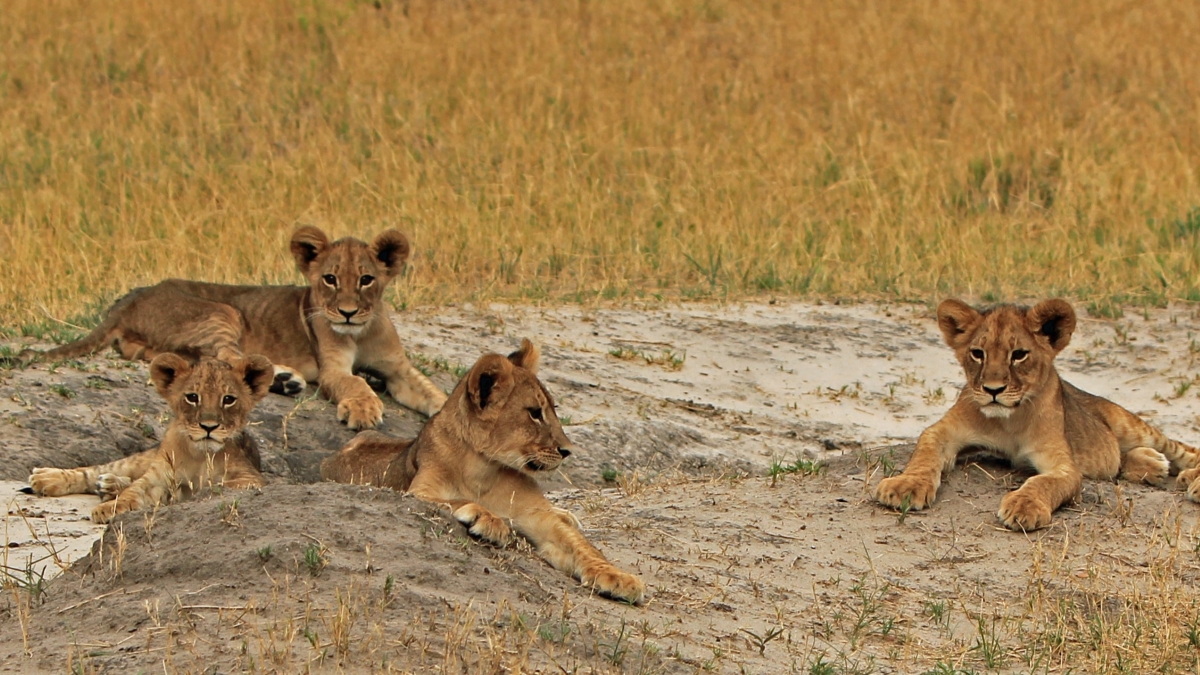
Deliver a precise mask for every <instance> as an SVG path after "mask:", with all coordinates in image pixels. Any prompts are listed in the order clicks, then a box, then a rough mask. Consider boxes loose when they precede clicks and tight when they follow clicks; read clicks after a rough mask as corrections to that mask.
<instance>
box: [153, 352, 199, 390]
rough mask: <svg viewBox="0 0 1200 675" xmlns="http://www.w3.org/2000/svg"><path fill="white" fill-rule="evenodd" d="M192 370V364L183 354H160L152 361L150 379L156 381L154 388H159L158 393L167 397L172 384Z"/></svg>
mask: <svg viewBox="0 0 1200 675" xmlns="http://www.w3.org/2000/svg"><path fill="white" fill-rule="evenodd" d="M190 372H192V364H191V363H189V362H188V360H187V359H185V358H183V357H182V356H180V355H178V354H172V353H171V352H164V353H162V354H159V355H158V356H156V357H154V360H153V361H151V362H150V380H151V381H152V382H154V388H155V389H157V390H158V395H159V396H162V397H163V398H167V394H168V393H169V392H170V390H171V385H172V384H174V383H175V382H176V381H178V380H180V379H182V378H185V377H187V375H188V373H190Z"/></svg>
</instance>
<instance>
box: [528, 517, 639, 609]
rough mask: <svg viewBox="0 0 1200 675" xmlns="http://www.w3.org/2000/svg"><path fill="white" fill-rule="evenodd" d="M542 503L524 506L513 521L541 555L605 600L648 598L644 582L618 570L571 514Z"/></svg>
mask: <svg viewBox="0 0 1200 675" xmlns="http://www.w3.org/2000/svg"><path fill="white" fill-rule="evenodd" d="M539 497H540V495H539ZM541 501H542V504H541V505H538V506H535V507H532V508H531V506H530V505H529V504H525V505H523V508H522V509H521V511H520V512H518V513H516V514H515V515H514V518H513V524H514V525H516V528H517V531H519V532H520V533H521V534H523V535H524V536H525V537H527V538H528V539H529V541H531V542H533V544H534V546H536V547H537V550H538V553H539V554H541V556H542V557H543V558H545V559H546V561H547V562H549V563H550V564H551V565H553V566H554V568H555V569H557V570H561V571H563V572H566V573H567V574H570V575H571V576H573V577H575V578H576V579H578V580H579V581H580V582H581V583H582V584H583V585H584V586H587V587H589V588H592V589H595V591H596V592H597V593H599V594H600V595H602V596H604V597H606V598H613V599H615V600H624V601H625V602H631V603H634V604H637V603H640V602H641V601H642V599H643V598H644V597H645V595H646V585H645V584H643V583H642V580H641V579H639V578H637V577H636V576H634V575H632V574H629V573H628V572H622V571H621V570H619V569H617V567H616V566H615V565H613V564H612V563H610V562H609V561H608V560H607V559H606V558H605V557H604V556H603V555H602V554H601V553H600V551H598V550H596V547H595V546H592V544H591V542H589V541H588V540H587V538H586V537H584V536H583V532H580V531H579V521H578V520H577V519H576V518H575V516H574V515H572V514H571V513H570V512H569V511H564V510H563V509H558V508H554V507H553V506H551V505H550V502H548V501H546V500H545V499H544V498H542V499H541Z"/></svg>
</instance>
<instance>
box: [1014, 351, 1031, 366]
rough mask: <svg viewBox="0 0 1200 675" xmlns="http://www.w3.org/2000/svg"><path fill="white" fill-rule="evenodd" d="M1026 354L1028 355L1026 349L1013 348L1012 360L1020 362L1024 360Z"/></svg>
mask: <svg viewBox="0 0 1200 675" xmlns="http://www.w3.org/2000/svg"><path fill="white" fill-rule="evenodd" d="M1026 356H1029V350H1028V349H1014V350H1013V353H1012V362H1013V363H1020V362H1022V361H1024V360H1025V357H1026Z"/></svg>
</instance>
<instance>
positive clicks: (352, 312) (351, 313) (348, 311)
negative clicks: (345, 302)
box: [338, 307, 358, 320]
mask: <svg viewBox="0 0 1200 675" xmlns="http://www.w3.org/2000/svg"><path fill="white" fill-rule="evenodd" d="M338 314H341V315H342V316H344V317H346V319H347V320H349V319H350V317H352V316H354V315H355V314H358V310H357V309H342V308H341V307H338Z"/></svg>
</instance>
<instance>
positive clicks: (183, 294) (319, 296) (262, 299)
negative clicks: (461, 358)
mask: <svg viewBox="0 0 1200 675" xmlns="http://www.w3.org/2000/svg"><path fill="white" fill-rule="evenodd" d="M291 250H292V256H293V257H294V258H295V259H296V265H297V266H298V267H299V268H300V273H301V274H303V275H304V276H305V278H306V279H308V286H227V285H224V284H209V283H204V282H200V281H186V280H183V279H168V280H166V281H163V282H161V283H159V284H157V285H155V286H147V287H145V288H138V289H135V290H133V291H130V293H129V294H128V295H126V296H125V297H123V298H121V299H120V300H118V301H117V302H116V304H114V305H113V306H112V307H111V308H110V309H109V310H108V314H107V315H106V316H105V318H104V321H103V322H101V323H100V325H99V326H97V327H96V329H95V330H94V331H92V332H91V334H90V335H88V336H87V337H85V338H83V339H81V340H78V341H76V342H72V343H71V344H67V345H63V346H61V347H58V348H55V349H51V350H50V351H48V352H46V353H45V354H39V353H37V352H32V351H28V352H26V353H22V355H21V360H23V361H31V360H36V359H48V360H61V359H70V358H78V357H80V356H86V355H88V354H91V353H93V352H96V351H98V350H100V349H103V348H105V347H108V346H110V345H115V346H116V348H117V349H118V350H119V351H120V352H121V354H122V356H124V357H125V358H127V359H145V360H147V361H149V360H151V359H153V358H154V356H155V355H157V354H159V353H161V352H175V353H178V354H183V355H186V356H190V357H192V358H199V357H201V356H210V357H215V358H219V359H224V360H226V361H231V360H233V359H236V358H239V357H241V356H242V355H243V354H263V355H265V356H266V357H267V358H269V359H270V360H271V362H272V363H273V364H275V384H274V386H273V387H272V391H276V392H278V393H281V394H288V395H296V394H299V393H300V392H301V391H303V390H304V386H305V381H309V382H318V383H319V384H320V385H321V393H323V394H324V395H325V396H326V397H328V398H329V400H330V401H333V402H334V403H336V404H337V418H338V420H339V421H341V422H345V423H346V424H347V426H349V427H350V428H352V429H360V428H367V427H373V426H375V425H376V424H379V422H380V420H382V419H383V403H382V402H381V401H380V400H379V397H378V396H376V395H375V392H374V391H372V389H371V387H370V386H369V385H368V384H367V382H366V380H364V379H363V378H361V377H359V376H357V375H355V373H356V372H367V373H372V374H374V375H377V376H378V377H379V378H380V379H382V380H384V382H385V383H386V384H387V390H388V393H389V394H391V396H392V398H394V399H396V401H397V402H398V403H400V404H401V405H404V406H407V407H409V408H412V409H413V410H416V411H418V412H421V413H424V414H426V415H432V414H433V413H435V412H437V411H438V409H439V408H441V407H442V403H443V402H444V401H445V400H446V395H445V394H444V393H442V391H441V390H440V389H438V388H437V387H436V386H434V384H433V383H432V382H430V381H429V379H428V378H426V377H425V376H424V375H422V374H421V373H420V372H419V371H418V370H417V369H416V368H413V366H412V364H411V363H409V361H408V357H407V356H406V355H405V354H404V347H403V346H402V345H401V344H400V337H399V336H397V335H396V328H395V326H393V325H392V322H391V319H390V318H389V316H388V314H389V312H388V308H387V304H386V303H385V302H384V300H383V292H384V290H385V289H386V288H387V285H388V283H389V282H390V281H391V280H392V278H393V277H395V276H396V275H397V274H399V273H400V270H401V269H403V267H404V262H405V261H406V260H407V259H408V253H409V247H408V239H407V238H405V236H404V235H403V234H401V233H400V232H397V231H396V230H388V231H386V232H384V233H383V234H380V235H379V236H378V237H376V238H375V241H373V242H372V243H371V244H370V245H368V244H366V243H364V242H361V241H359V240H357V239H354V238H352V237H346V238H344V239H339V240H337V241H335V242H332V243H330V241H329V238H328V237H326V236H325V233H324V232H322V231H321V230H319V229H317V228H315V227H311V226H309V227H302V228H300V229H298V230H296V232H295V234H293V235H292V243H291Z"/></svg>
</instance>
